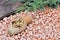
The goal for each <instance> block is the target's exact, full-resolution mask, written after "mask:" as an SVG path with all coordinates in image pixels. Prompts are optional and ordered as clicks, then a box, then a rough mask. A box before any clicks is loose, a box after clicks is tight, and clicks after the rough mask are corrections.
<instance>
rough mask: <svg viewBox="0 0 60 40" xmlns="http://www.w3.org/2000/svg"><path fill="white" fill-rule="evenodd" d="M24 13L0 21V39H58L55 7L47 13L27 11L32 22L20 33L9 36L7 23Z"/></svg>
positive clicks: (59, 27)
mask: <svg viewBox="0 0 60 40" xmlns="http://www.w3.org/2000/svg"><path fill="white" fill-rule="evenodd" d="M24 13H26V12H24ZM24 13H23V12H21V13H20V14H18V13H17V14H15V15H13V16H12V15H11V16H10V17H8V18H7V17H6V18H4V19H3V20H1V21H0V40H60V12H59V11H57V10H56V9H50V11H49V12H48V13H46V12H41V11H40V10H38V11H37V12H28V13H29V14H31V15H32V17H33V20H32V23H31V24H29V25H28V26H27V28H26V29H25V30H24V31H22V32H21V33H19V34H17V35H12V36H10V35H9V34H8V30H7V29H8V27H9V24H10V23H11V22H12V21H13V20H14V19H15V18H17V17H20V16H21V15H22V14H24Z"/></svg>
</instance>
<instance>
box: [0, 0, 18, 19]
mask: <svg viewBox="0 0 60 40" xmlns="http://www.w3.org/2000/svg"><path fill="white" fill-rule="evenodd" d="M18 5H19V3H18V1H16V2H11V0H0V19H1V18H3V17H4V16H5V15H6V14H10V12H12V11H14V10H16V8H17V6H18Z"/></svg>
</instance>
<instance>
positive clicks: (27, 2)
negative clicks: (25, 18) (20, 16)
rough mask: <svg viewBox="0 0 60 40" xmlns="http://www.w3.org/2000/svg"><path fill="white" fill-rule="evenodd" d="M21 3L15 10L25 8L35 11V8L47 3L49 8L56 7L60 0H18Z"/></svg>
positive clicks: (41, 7)
mask: <svg viewBox="0 0 60 40" xmlns="http://www.w3.org/2000/svg"><path fill="white" fill-rule="evenodd" d="M18 1H19V2H21V3H22V6H19V7H18V8H17V10H16V12H19V11H23V10H27V11H31V10H32V11H36V10H37V9H44V7H45V6H46V5H47V6H49V7H51V8H56V7H57V6H58V5H59V4H60V0H18Z"/></svg>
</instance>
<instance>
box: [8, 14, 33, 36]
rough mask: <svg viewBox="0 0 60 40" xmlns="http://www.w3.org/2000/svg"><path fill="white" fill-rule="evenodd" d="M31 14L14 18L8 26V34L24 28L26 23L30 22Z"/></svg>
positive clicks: (16, 32)
mask: <svg viewBox="0 0 60 40" xmlns="http://www.w3.org/2000/svg"><path fill="white" fill-rule="evenodd" d="M31 22H32V19H31V16H29V15H27V14H24V15H22V17H21V18H20V19H18V18H16V19H15V20H14V21H13V22H12V23H11V24H10V27H9V28H8V32H9V34H10V35H13V34H18V33H19V32H21V31H23V30H25V29H26V27H27V24H29V23H31Z"/></svg>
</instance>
